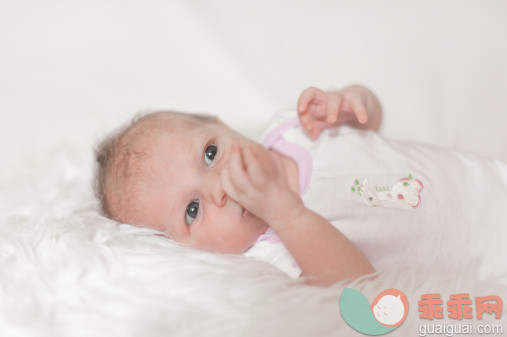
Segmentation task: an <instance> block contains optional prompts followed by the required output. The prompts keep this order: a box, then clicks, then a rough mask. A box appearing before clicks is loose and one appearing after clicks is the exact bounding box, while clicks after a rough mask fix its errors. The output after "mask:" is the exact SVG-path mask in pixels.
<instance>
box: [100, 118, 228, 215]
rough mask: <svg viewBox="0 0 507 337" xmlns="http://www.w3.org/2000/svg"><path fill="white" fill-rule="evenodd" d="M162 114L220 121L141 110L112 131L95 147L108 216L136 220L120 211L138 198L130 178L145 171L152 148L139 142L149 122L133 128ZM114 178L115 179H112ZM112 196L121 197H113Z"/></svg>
mask: <svg viewBox="0 0 507 337" xmlns="http://www.w3.org/2000/svg"><path fill="white" fill-rule="evenodd" d="M162 115H165V116H170V117H175V118H180V119H187V121H193V122H198V123H200V124H201V123H215V122H217V121H218V118H217V117H215V116H212V115H208V114H189V113H183V112H177V111H155V112H140V113H137V114H136V115H135V116H134V117H133V118H132V119H131V120H130V121H129V122H128V123H126V124H125V125H122V126H120V127H119V128H117V129H115V130H113V132H111V133H110V134H108V135H107V136H106V137H105V138H104V139H103V140H102V141H100V142H99V143H98V145H97V146H96V147H95V148H94V152H95V172H94V181H93V187H94V191H95V196H96V197H97V199H98V201H99V205H100V212H101V213H102V214H103V215H105V216H106V217H108V218H111V219H113V220H117V221H122V222H128V221H132V220H133V219H126V218H125V217H123V216H122V215H121V214H118V213H119V212H120V213H121V212H122V211H125V207H128V205H127V204H128V201H129V200H130V199H132V198H135V197H136V194H137V193H138V192H139V191H138V190H137V189H136V188H135V186H134V185H135V184H133V182H132V180H131V179H130V178H131V177H133V174H135V173H145V172H146V170H147V168H146V165H143V164H144V160H143V158H144V159H146V158H147V156H148V154H149V153H148V148H147V147H146V146H144V147H143V146H142V145H141V146H140V145H139V144H137V142H136V141H137V140H139V139H140V136H143V135H146V134H147V132H149V129H148V127H149V125H148V126H146V127H139V128H138V130H137V131H136V132H132V131H133V130H134V127H135V126H139V125H141V123H142V122H146V121H149V120H150V119H155V118H156V117H158V116H162ZM175 121H176V119H175ZM156 124H158V122H156V121H155V124H153V123H152V126H154V125H155V126H156ZM177 127H178V124H177V123H175V128H177ZM131 133H132V134H131ZM126 136H128V137H126ZM141 178H142V177H141ZM113 180H114V182H112V181H113ZM111 185H113V186H111ZM111 198H112V199H119V200H111ZM112 203H115V204H116V205H117V207H114V208H115V210H113V209H112V207H111V204H112ZM115 213H116V214H115Z"/></svg>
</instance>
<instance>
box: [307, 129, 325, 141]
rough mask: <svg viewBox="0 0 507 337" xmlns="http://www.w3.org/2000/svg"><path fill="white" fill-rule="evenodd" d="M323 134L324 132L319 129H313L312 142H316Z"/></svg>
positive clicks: (311, 132) (311, 133)
mask: <svg viewBox="0 0 507 337" xmlns="http://www.w3.org/2000/svg"><path fill="white" fill-rule="evenodd" d="M321 132H322V131H321V129H319V128H314V129H312V131H310V138H311V139H312V140H315V139H317V138H319V136H320V133H321Z"/></svg>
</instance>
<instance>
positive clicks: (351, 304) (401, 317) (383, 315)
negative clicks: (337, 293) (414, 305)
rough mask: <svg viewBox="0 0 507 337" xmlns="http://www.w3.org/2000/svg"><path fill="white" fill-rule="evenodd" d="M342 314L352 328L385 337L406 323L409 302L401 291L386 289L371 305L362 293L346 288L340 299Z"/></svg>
mask: <svg viewBox="0 0 507 337" xmlns="http://www.w3.org/2000/svg"><path fill="white" fill-rule="evenodd" d="M340 313H341V315H342V317H343V319H344V320H345V322H346V323H347V324H348V325H349V326H350V327H351V328H353V329H355V330H357V331H359V332H361V333H363V334H366V335H372V336H378V335H384V334H386V333H389V332H391V331H393V330H394V329H396V328H398V327H399V326H400V325H401V324H402V323H403V322H404V321H405V318H406V317H407V313H408V300H407V296H406V295H405V294H404V293H403V292H401V291H400V290H398V289H386V290H384V291H382V292H381V293H380V294H378V295H377V297H376V298H375V299H374V300H373V301H372V302H371V305H370V303H368V300H367V299H366V297H364V295H363V294H361V292H359V291H357V290H355V289H352V288H345V289H344V290H343V292H342V295H341V297H340Z"/></svg>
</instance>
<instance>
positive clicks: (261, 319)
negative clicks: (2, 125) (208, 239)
mask: <svg viewBox="0 0 507 337" xmlns="http://www.w3.org/2000/svg"><path fill="white" fill-rule="evenodd" d="M91 162H92V159H91V157H90V156H84V155H71V154H69V153H66V152H64V153H60V154H58V155H56V156H55V157H53V158H51V159H50V160H48V162H47V163H45V165H43V166H40V167H34V168H33V169H34V172H35V171H37V172H38V173H37V176H36V178H33V179H30V180H29V181H27V180H28V179H25V181H18V182H16V183H13V184H12V185H11V186H10V187H8V188H5V189H4V190H3V191H1V192H0V202H1V203H0V212H1V213H0V336H48V337H49V336H51V337H58V336H108V337H111V336H123V337H124V336H151V337H156V336H363V335H362V334H360V333H358V332H356V331H355V330H353V329H352V328H350V327H349V326H348V325H347V324H346V323H345V322H344V320H343V318H342V316H341V315H340V311H339V299H340V294H341V291H342V289H343V288H344V287H352V288H355V289H358V290H360V291H361V292H362V293H363V294H364V295H365V296H366V297H367V298H368V300H369V301H370V302H371V300H372V299H373V298H375V296H376V295H377V294H378V293H379V292H380V291H382V290H384V289H387V288H397V289H400V290H401V291H403V292H404V293H405V294H406V295H407V297H408V299H409V312H408V315H407V319H406V321H405V322H404V323H403V325H402V326H401V327H400V328H398V329H397V330H395V331H393V332H392V333H390V334H389V336H417V335H419V329H420V326H421V325H423V324H462V325H468V324H475V325H477V324H479V323H480V324H488V322H489V321H488V320H487V319H483V320H482V321H478V320H477V319H476V316H475V309H474V319H472V320H466V321H465V322H463V321H453V320H449V319H448V318H447V316H446V317H445V318H444V319H441V320H436V321H428V320H423V319H420V318H419V312H418V301H419V300H420V297H421V295H422V294H427V293H435V292H437V293H440V294H441V296H442V299H443V300H444V303H445V302H446V300H448V299H449V295H450V294H456V293H470V297H471V298H473V297H475V296H486V295H498V296H501V297H502V298H503V299H504V301H506V300H507V296H506V295H507V292H506V291H505V289H504V288H501V287H500V286H499V285H494V284H491V283H488V282H484V281H481V282H479V281H478V280H477V279H476V278H475V277H474V275H473V274H471V273H469V272H468V271H466V270H463V271H462V272H461V273H453V274H449V273H448V272H446V271H445V270H440V269H439V268H438V266H435V268H433V269H431V270H421V269H419V268H417V267H416V266H414V267H413V268H411V269H392V270H383V271H379V272H378V274H377V277H376V278H365V279H362V280H354V281H352V282H351V283H346V282H343V283H341V284H337V285H335V286H333V287H330V288H318V287H311V286H306V285H303V284H300V283H298V282H297V281H294V280H291V279H289V278H288V277H287V276H285V275H284V274H282V273H281V272H279V271H278V270H276V269H275V268H274V267H272V266H270V265H268V264H265V263H263V262H260V261H253V260H250V259H248V258H246V257H242V256H224V255H215V254H210V253H205V252H200V251H194V250H191V249H188V248H185V247H182V246H180V245H178V244H176V243H174V242H172V241H170V240H168V239H166V238H164V237H161V236H157V235H154V234H156V233H155V232H154V231H151V230H148V229H142V228H135V227H132V226H129V225H122V224H117V223H115V222H113V221H111V220H108V219H105V218H103V217H102V216H100V215H99V214H98V211H97V203H96V201H95V199H94V197H93V193H92V189H91V171H92V170H91ZM506 316H507V314H504V315H503V317H502V319H501V320H495V319H493V320H492V321H490V322H489V323H491V324H503V325H504V329H505V328H507V325H506V324H505V318H504V317H506ZM506 333H507V332H506Z"/></svg>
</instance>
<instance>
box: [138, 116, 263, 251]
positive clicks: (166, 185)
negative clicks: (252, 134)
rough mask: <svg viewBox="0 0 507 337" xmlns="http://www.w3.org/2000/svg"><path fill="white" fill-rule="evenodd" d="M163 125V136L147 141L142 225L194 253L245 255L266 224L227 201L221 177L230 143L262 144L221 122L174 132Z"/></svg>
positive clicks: (141, 194) (142, 196)
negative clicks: (149, 152)
mask: <svg viewBox="0 0 507 337" xmlns="http://www.w3.org/2000/svg"><path fill="white" fill-rule="evenodd" d="M162 123H167V128H165V127H164V125H163V124H161V130H162V131H161V132H157V133H155V135H153V137H150V140H149V141H150V142H152V144H151V146H152V149H153V154H152V155H151V158H150V159H149V163H148V164H149V165H150V174H149V177H148V179H151V181H149V182H148V185H149V186H150V188H146V189H143V191H142V192H141V193H140V198H139V200H140V202H141V203H142V204H141V205H139V206H141V207H140V208H141V209H142V210H143V216H142V217H143V222H145V224H147V225H148V226H150V227H152V228H156V229H158V230H161V231H166V232H168V233H169V234H170V235H171V236H172V238H173V239H174V240H176V241H179V242H182V243H184V244H187V245H189V246H191V247H194V248H197V249H203V250H208V251H213V252H221V253H241V252H244V251H246V250H247V249H248V248H249V247H250V246H252V244H253V243H254V242H255V240H256V239H257V237H258V236H259V235H261V234H262V233H264V232H265V231H266V229H267V228H268V225H267V224H266V223H265V222H264V221H262V220H261V219H259V218H258V217H256V216H254V215H253V214H251V213H249V212H247V211H245V209H244V208H243V207H242V206H241V205H240V204H238V203H237V202H236V201H234V200H232V199H231V198H229V197H228V196H227V194H226V193H225V192H224V189H223V188H222V185H221V182H220V173H221V171H222V169H223V168H224V167H226V166H227V165H228V162H229V156H230V151H231V145H232V144H234V143H240V144H245V143H248V144H252V145H255V146H259V147H262V145H260V144H258V143H256V142H254V141H252V140H250V139H248V138H246V137H244V136H242V135H241V134H239V133H237V132H235V131H233V130H232V129H230V128H229V127H228V126H226V125H225V124H223V123H221V122H217V123H208V124H199V123H198V122H195V123H194V122H192V123H186V125H185V126H184V127H183V128H178V129H177V130H174V128H172V127H170V125H171V124H170V122H169V121H165V120H163V118H162ZM187 124H188V125H187ZM166 130H167V132H166ZM262 148H263V147H262ZM263 150H264V151H267V150H266V149H264V148H263Z"/></svg>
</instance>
